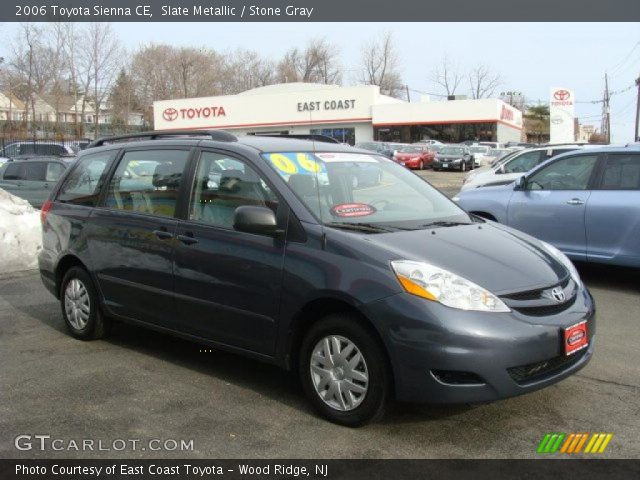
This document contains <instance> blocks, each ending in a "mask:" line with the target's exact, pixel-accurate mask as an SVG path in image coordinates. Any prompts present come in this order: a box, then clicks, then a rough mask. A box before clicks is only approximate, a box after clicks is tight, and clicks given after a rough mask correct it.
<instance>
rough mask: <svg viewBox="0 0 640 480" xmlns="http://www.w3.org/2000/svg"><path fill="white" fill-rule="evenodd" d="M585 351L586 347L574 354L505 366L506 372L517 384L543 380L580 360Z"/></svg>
mask: <svg viewBox="0 0 640 480" xmlns="http://www.w3.org/2000/svg"><path fill="white" fill-rule="evenodd" d="M586 353H587V349H586V348H585V349H583V350H582V351H580V352H578V353H575V354H574V355H570V356H566V355H559V356H557V357H554V358H551V359H549V360H544V361H542V362H535V363H530V364H528V365H521V366H519V367H511V368H507V372H508V373H509V375H510V376H511V378H513V380H514V381H515V382H516V383H518V384H524V383H529V382H535V381H537V380H544V379H545V378H547V377H551V376H553V375H555V374H557V373H560V372H562V371H563V370H566V369H568V368H570V367H572V366H573V365H575V364H576V363H578V362H579V361H580V359H581V358H582V357H584V355H585V354H586Z"/></svg>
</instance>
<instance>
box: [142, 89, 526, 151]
mask: <svg viewBox="0 0 640 480" xmlns="http://www.w3.org/2000/svg"><path fill="white" fill-rule="evenodd" d="M153 113H154V126H155V128H156V129H157V130H167V129H184V130H189V129H224V130H229V131H231V132H233V133H236V134H239V135H260V134H281V135H286V134H321V135H327V136H330V137H333V138H336V139H337V140H339V141H340V142H343V143H349V144H351V145H353V144H354V143H357V142H365V141H371V140H380V141H397V142H415V141H418V140H423V139H435V140H440V141H443V142H462V141H465V140H485V141H495V142H509V141H516V142H517V141H520V139H521V136H522V113H521V112H520V111H519V110H517V109H515V108H513V107H512V106H510V105H508V104H506V103H504V102H503V101H501V100H498V99H493V98H492V99H480V100H466V99H464V100H449V101H437V102H431V101H429V100H428V98H423V99H422V101H419V102H405V101H403V100H398V99H396V98H392V97H389V96H387V95H383V94H381V93H380V89H379V87H377V86H371V85H366V86H357V87H341V86H338V85H319V84H310V83H285V84H278V85H269V86H266V87H259V88H255V89H253V90H249V91H246V92H242V93H239V94H237V95H225V96H219V97H201V98H184V99H176V100H161V101H157V102H154V104H153Z"/></svg>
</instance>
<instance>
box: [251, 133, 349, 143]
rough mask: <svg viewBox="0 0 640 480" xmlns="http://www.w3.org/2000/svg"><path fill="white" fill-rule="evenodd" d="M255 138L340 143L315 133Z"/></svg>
mask: <svg viewBox="0 0 640 480" xmlns="http://www.w3.org/2000/svg"><path fill="white" fill-rule="evenodd" d="M254 135H255V136H256V137H276V138H294V139H296V140H314V141H316V142H323V143H340V142H339V141H338V140H336V139H335V138H333V137H328V136H326V135H320V134H317V133H293V134H288V133H285V134H279V133H256V134H254Z"/></svg>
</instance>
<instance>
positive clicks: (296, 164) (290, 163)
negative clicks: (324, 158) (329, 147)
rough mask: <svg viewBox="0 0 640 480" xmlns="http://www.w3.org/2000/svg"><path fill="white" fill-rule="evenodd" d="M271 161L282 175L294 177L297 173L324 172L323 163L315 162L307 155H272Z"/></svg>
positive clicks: (270, 156)
mask: <svg viewBox="0 0 640 480" xmlns="http://www.w3.org/2000/svg"><path fill="white" fill-rule="evenodd" d="M269 160H270V161H271V163H272V164H273V165H274V166H275V167H276V168H277V169H278V170H279V171H280V172H281V173H284V174H286V175H293V174H295V173H318V172H321V171H322V163H320V162H318V161H317V160H314V159H313V158H312V157H310V156H309V155H307V154H306V153H295V154H283V153H272V154H270V155H269Z"/></svg>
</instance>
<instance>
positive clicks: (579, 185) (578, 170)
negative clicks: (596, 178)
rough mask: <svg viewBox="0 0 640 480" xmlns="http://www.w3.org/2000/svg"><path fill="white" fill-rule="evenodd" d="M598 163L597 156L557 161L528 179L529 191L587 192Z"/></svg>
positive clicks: (583, 156) (581, 156)
mask: <svg viewBox="0 0 640 480" xmlns="http://www.w3.org/2000/svg"><path fill="white" fill-rule="evenodd" d="M597 161H598V156H597V155H576V156H573V157H568V158H563V159H561V160H558V161H555V162H553V163H552V164H551V165H547V166H546V167H544V168H543V169H542V170H540V171H538V172H536V173H535V174H534V175H532V176H531V177H529V178H528V179H527V190H586V189H587V186H588V185H589V179H590V178H591V173H592V172H593V168H594V167H595V165H596V162H597Z"/></svg>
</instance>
